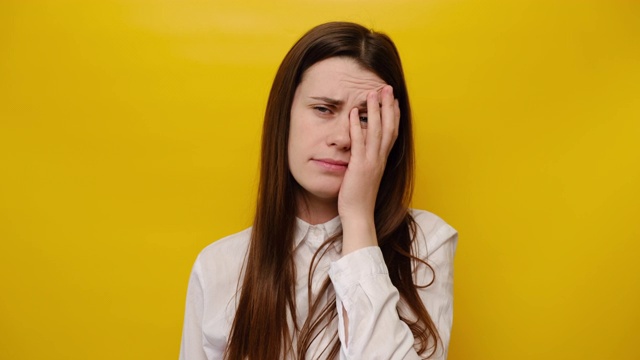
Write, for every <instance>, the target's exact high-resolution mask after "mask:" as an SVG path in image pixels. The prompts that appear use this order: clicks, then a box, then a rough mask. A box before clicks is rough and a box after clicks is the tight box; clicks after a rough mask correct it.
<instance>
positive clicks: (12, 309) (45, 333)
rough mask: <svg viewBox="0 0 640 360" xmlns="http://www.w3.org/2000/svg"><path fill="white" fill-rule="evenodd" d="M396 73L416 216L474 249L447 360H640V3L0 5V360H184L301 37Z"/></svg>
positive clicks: (465, 256) (462, 257)
mask: <svg viewBox="0 0 640 360" xmlns="http://www.w3.org/2000/svg"><path fill="white" fill-rule="evenodd" d="M328 20H355V21H358V22H362V23H364V24H366V25H367V26H371V27H374V28H376V29H381V30H383V31H386V32H387V33H389V34H390V35H391V36H392V37H393V38H394V39H395V40H396V42H397V45H398V47H399V49H400V51H401V54H402V56H403V60H404V64H405V68H406V76H407V78H408V82H409V86H410V92H411V96H412V100H413V105H414V109H415V118H416V120H417V124H416V129H417V132H416V137H417V146H418V149H417V151H418V156H419V169H418V170H419V172H418V188H417V191H416V196H415V200H414V205H415V207H419V208H426V209H430V210H431V211H433V212H436V213H438V214H440V215H441V216H442V217H444V218H445V219H446V220H447V221H449V222H450V223H451V224H452V225H454V226H455V227H456V228H457V229H458V230H459V231H460V243H459V248H458V254H457V258H456V286H455V291H456V298H455V324H454V330H453V336H452V343H451V349H450V355H451V356H450V359H453V360H462V359H464V360H468V359H471V360H474V359H488V360H496V359H497V360H501V359H505V360H507V359H508V360H513V359H519V360H520V359H629V360H631V359H640V350H639V348H638V346H637V341H636V340H637V339H636V337H637V335H638V334H639V333H640V310H639V309H638V304H640V261H639V260H638V256H639V255H640V251H639V250H640V245H639V240H640V225H639V223H640V222H639V221H638V219H637V218H638V216H639V215H640V190H639V189H640V186H639V185H640V149H639V145H638V143H639V142H640V85H639V84H640V45H639V44H640V3H638V2H637V1H622V0H618V1H612V0H601V1H534V0H528V1H507V0H505V1H502V2H499V1H482V2H480V1H470V0H458V1H453V0H451V1H418V0H405V1H396V2H391V1H375V0H370V1H355V0H353V1H323V2H314V1H292V0H290V1H280V2H277V3H276V4H275V5H274V4H272V3H271V2H267V1H251V2H250V1H233V2H232V1H230V2H225V3H221V2H220V1H214V0H209V1H195V0H189V1H186V0H185V1H169V0H163V1H155V0H154V1H142V0H135V1H134V0H121V1H116V0H110V1H101V2H97V1H96V2H91V1H43V0H28V1H23V0H4V1H2V2H0V169H1V170H0V171H1V173H0V319H1V320H0V358H1V359H11V360H14V359H15V360H21V359H175V358H176V357H177V353H178V348H179V341H180V333H181V323H182V312H183V306H184V295H185V290H186V285H187V277H188V274H189V271H190V267H191V264H192V262H193V260H194V258H195V256H196V254H197V252H198V251H199V250H200V249H201V248H203V247H204V246H205V245H207V244H209V243H210V242H212V241H214V240H215V239H217V238H219V237H221V236H224V235H226V234H229V233H232V232H235V231H237V230H240V229H242V228H244V227H246V226H247V225H248V224H249V223H250V222H251V213H252V209H253V198H254V194H255V183H256V170H257V159H258V142H259V135H260V124H261V117H262V111H263V108H264V105H265V102H266V96H267V92H268V89H269V86H270V82H271V80H272V78H273V75H274V73H275V70H276V67H277V65H278V63H279V61H280V60H281V59H282V57H283V56H284V54H285V52H286V51H287V50H288V48H289V47H290V46H291V45H292V43H293V42H294V41H295V40H296V39H297V38H298V37H299V36H300V35H301V34H302V33H303V32H304V31H306V30H307V29H309V28H310V27H312V26H313V25H316V24H318V23H320V22H324V21H328Z"/></svg>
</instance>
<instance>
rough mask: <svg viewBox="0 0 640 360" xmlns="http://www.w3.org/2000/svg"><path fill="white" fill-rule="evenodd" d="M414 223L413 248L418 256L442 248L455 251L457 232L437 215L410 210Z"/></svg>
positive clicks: (424, 211)
mask: <svg viewBox="0 0 640 360" xmlns="http://www.w3.org/2000/svg"><path fill="white" fill-rule="evenodd" d="M410 214H411V216H412V217H413V219H414V220H415V222H416V239H415V246H416V247H417V252H418V254H423V255H424V254H425V253H426V254H430V253H433V252H435V251H437V250H438V249H440V248H441V247H443V246H446V247H449V248H451V250H452V251H455V248H456V245H457V242H458V231H457V230H456V229H454V228H453V227H452V226H451V225H449V224H448V223H447V222H445V221H444V220H443V219H442V218H440V217H439V216H438V215H436V214H434V213H431V212H429V211H426V210H419V209H411V210H410Z"/></svg>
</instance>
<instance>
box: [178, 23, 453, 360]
mask: <svg viewBox="0 0 640 360" xmlns="http://www.w3.org/2000/svg"><path fill="white" fill-rule="evenodd" d="M413 166H414V155H413V139H412V132H411V111H410V107H409V98H408V96H407V89H406V85H405V81H404V75H403V72H402V66H401V63H400V58H399V56H398V52H397V50H396V48H395V46H394V44H393V42H392V41H391V40H390V39H389V38H388V37H387V36H386V35H384V34H381V33H376V32H373V31H370V30H368V29H366V28H364V27H362V26H360V25H357V24H353V23H327V24H323V25H320V26H317V27H315V28H313V29H312V30H310V31H309V32H308V33H307V34H305V35H304V36H303V37H302V38H301V39H300V40H299V41H298V42H297V43H296V44H295V45H294V46H293V48H292V49H291V50H290V51H289V53H288V54H287V56H286V57H285V59H284V61H283V62H282V64H281V65H280V68H279V69H278V72H277V74H276V77H275V80H274V82H273V86H272V88H271V93H270V96H269V102H268V105H267V110H266V114H265V121H264V129H263V135H262V160H261V173H260V185H259V193H258V201H257V210H256V215H255V220H254V224H253V227H252V228H250V229H247V230H244V231H242V232H240V233H237V234H234V235H231V236H229V237H226V238H224V239H221V240H219V241H217V242H215V243H213V244H211V245H210V246H208V247H207V248H205V249H204V250H203V251H202V252H201V253H200V255H199V256H198V258H197V260H196V262H195V264H194V267H193V271H192V274H191V278H190V280H189V289H188V293H187V304H186V313H185V323H184V329H183V337H182V347H181V354H180V358H181V359H184V360H200V359H230V360H240V359H251V360H276V359H367V360H370V359H385V360H388V359H420V358H427V357H429V358H437V359H444V358H446V355H447V346H448V343H449V336H450V331H451V322H452V299H453V298H452V296H453V283H452V281H453V256H454V252H455V247H456V242H457V233H456V231H455V230H454V229H453V228H452V227H450V226H449V225H447V224H446V223H445V222H444V221H442V220H441V219H440V218H438V217H437V216H435V215H433V214H431V213H429V212H426V211H419V210H411V209H409V208H408V206H409V202H410V199H411V194H412V190H413Z"/></svg>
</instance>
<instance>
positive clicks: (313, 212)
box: [296, 194, 338, 225]
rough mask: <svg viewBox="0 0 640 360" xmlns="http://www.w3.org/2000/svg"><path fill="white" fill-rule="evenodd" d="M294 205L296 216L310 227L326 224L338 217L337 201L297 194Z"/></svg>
mask: <svg viewBox="0 0 640 360" xmlns="http://www.w3.org/2000/svg"><path fill="white" fill-rule="evenodd" d="M296 203H297V204H296V205H297V211H296V216H298V217H299V218H300V219H302V220H303V221H305V222H307V223H309V224H311V225H317V224H322V223H326V222H327V221H329V220H331V219H333V218H335V217H336V216H338V200H337V199H320V198H317V197H314V196H313V195H310V194H305V195H301V194H298V196H297V199H296Z"/></svg>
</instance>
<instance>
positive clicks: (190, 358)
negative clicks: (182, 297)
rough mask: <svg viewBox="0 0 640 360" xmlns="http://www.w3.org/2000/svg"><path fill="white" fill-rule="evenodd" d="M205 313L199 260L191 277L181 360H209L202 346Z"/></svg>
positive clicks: (183, 329) (181, 346) (181, 345)
mask: <svg viewBox="0 0 640 360" xmlns="http://www.w3.org/2000/svg"><path fill="white" fill-rule="evenodd" d="M203 311H204V294H203V286H202V281H201V269H200V261H199V258H198V260H196V262H195V264H194V265H193V269H192V270H191V276H190V277H189V287H188V289H187V302H186V306H185V312H184V325H183V328H182V343H181V344H180V360H207V356H206V354H205V352H204V347H203V345H202V317H203Z"/></svg>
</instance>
